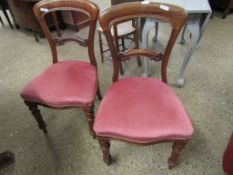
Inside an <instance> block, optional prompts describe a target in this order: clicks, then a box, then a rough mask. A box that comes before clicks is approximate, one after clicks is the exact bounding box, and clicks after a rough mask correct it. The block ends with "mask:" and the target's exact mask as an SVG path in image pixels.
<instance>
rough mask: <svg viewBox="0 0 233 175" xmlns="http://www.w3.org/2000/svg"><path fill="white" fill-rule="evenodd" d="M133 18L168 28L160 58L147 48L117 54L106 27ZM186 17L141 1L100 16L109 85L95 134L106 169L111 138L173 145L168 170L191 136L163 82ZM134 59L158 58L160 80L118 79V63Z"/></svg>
mask: <svg viewBox="0 0 233 175" xmlns="http://www.w3.org/2000/svg"><path fill="white" fill-rule="evenodd" d="M166 9H169V10H166ZM135 18H155V19H157V20H161V21H164V22H166V23H168V24H170V25H171V28H172V32H171V34H170V38H169V40H168V43H167V47H166V49H165V52H164V54H161V53H157V52H155V51H152V50H148V49H130V50H128V51H125V52H119V50H118V49H117V46H116V44H115V40H114V36H112V32H111V27H112V26H113V25H115V24H116V23H120V22H122V21H125V20H130V19H135ZM186 19H187V13H186V12H185V10H184V9H182V8H180V7H177V6H173V5H166V6H165V5H162V4H160V3H150V4H148V3H142V2H134V3H127V4H120V5H116V6H112V7H110V8H109V9H107V10H105V11H104V12H103V13H102V14H101V15H100V17H99V21H100V24H101V27H102V29H103V31H104V34H105V37H106V39H107V42H108V45H109V47H110V52H111V55H112V59H113V77H112V80H113V84H112V86H111V87H110V88H109V90H108V91H107V92H106V93H105V96H104V98H103V100H102V101H101V103H100V105H99V108H98V111H97V114H96V118H95V123H94V131H95V133H96V135H97V139H98V141H99V144H100V147H101V149H102V152H103V160H104V162H105V163H106V164H107V165H110V163H111V159H112V158H111V154H110V152H109V148H110V139H118V140H122V141H126V142H131V143H136V144H142V145H148V144H154V143H160V142H167V141H169V142H174V144H173V147H172V153H171V156H170V157H169V159H168V164H169V168H173V167H174V166H175V165H176V163H177V159H178V157H179V155H180V153H181V151H182V150H183V149H184V147H185V145H186V144H187V143H188V141H189V139H190V138H191V136H192V133H193V127H192V123H191V121H190V119H189V117H188V115H187V113H186V112H185V109H184V107H183V105H182V104H181V102H180V101H179V99H178V98H177V97H176V95H175V93H174V92H172V90H171V89H170V88H169V87H168V85H167V84H166V83H167V64H168V60H169V57H170V54H171V50H172V48H173V46H174V43H175V41H176V39H177V37H178V35H179V32H180V30H181V29H182V27H183V25H184V23H185V21H186ZM135 56H145V57H148V58H150V59H153V60H156V61H158V60H162V65H161V72H162V73H161V74H162V81H161V80H159V79H156V78H146V77H132V78H130V77H127V78H122V79H121V80H118V76H119V65H120V64H119V62H120V61H124V60H129V59H133V58H135Z"/></svg>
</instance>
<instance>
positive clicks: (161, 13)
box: [99, 2, 187, 83]
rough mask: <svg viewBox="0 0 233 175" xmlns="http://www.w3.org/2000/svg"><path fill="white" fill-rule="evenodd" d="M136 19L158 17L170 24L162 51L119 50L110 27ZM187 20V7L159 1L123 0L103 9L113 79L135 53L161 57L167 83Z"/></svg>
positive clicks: (102, 16)
mask: <svg viewBox="0 0 233 175" xmlns="http://www.w3.org/2000/svg"><path fill="white" fill-rule="evenodd" d="M135 18H155V19H158V20H161V21H164V22H166V23H169V24H170V25H171V28H172V30H171V34H170V37H169V40H168V43H167V46H166V48H165V51H164V53H163V54H162V53H157V52H155V51H152V50H149V49H131V50H127V51H125V52H119V51H118V50H117V48H116V45H115V44H114V36H112V35H111V31H110V30H111V27H112V26H113V25H117V24H119V23H122V22H124V21H128V20H129V19H135ZM186 19H187V13H186V11H185V10H184V9H182V8H180V7H178V6H174V5H168V4H160V3H144V2H132V3H124V4H119V5H115V6H112V7H110V8H108V9H106V10H105V11H103V12H102V13H101V15H100V17H99V21H100V24H101V27H102V29H103V31H104V34H105V37H106V39H107V42H108V45H109V47H110V52H111V55H112V58H113V65H114V66H113V76H112V80H113V82H115V81H117V80H118V76H119V63H120V61H125V60H129V59H131V58H135V56H145V57H148V58H150V59H153V60H162V64H161V74H162V81H163V82H165V83H167V64H168V60H169V56H170V54H171V50H172V48H173V45H174V43H175V41H176V39H177V36H178V35H179V32H180V30H181V29H182V27H183V25H184V23H185V21H186ZM114 33H115V32H114Z"/></svg>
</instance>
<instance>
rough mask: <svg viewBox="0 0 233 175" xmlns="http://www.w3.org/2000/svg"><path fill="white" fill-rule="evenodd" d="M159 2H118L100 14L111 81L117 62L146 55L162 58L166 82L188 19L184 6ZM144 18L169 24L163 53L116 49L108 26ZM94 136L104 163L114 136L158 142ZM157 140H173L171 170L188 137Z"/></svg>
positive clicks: (114, 77) (151, 57)
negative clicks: (109, 56)
mask: <svg viewBox="0 0 233 175" xmlns="http://www.w3.org/2000/svg"><path fill="white" fill-rule="evenodd" d="M160 5H161V4H159V3H150V4H141V3H140V2H134V3H127V4H120V5H116V6H112V7H110V8H108V9H106V10H105V11H103V12H102V14H101V15H100V17H99V21H100V24H101V27H102V29H103V32H104V34H105V37H106V40H107V42H108V45H109V48H110V52H111V56H112V58H113V76H112V81H113V83H114V82H116V81H118V76H119V69H120V68H119V65H120V62H121V61H125V60H129V59H131V58H135V56H145V57H148V58H149V59H153V60H156V61H159V60H162V65H161V74H162V81H163V82H165V83H167V64H168V60H169V57H170V54H171V51H172V48H173V45H174V43H175V41H176V39H177V37H178V35H179V32H180V31H181V29H182V27H183V25H184V23H185V21H186V19H187V13H186V11H185V10H184V9H182V8H180V7H177V6H173V5H166V6H167V7H168V9H169V10H168V11H166V10H164V9H162V8H160V7H161V6H160ZM147 17H150V18H156V19H158V20H161V21H164V22H167V23H169V24H170V25H171V27H172V31H171V34H170V37H169V40H168V43H167V46H166V49H165V51H164V53H163V54H162V53H157V52H155V51H153V50H149V49H131V50H128V51H125V52H121V51H119V49H118V48H117V45H116V43H115V38H114V36H112V33H111V27H112V26H114V25H115V24H117V23H120V22H122V21H127V20H131V19H136V18H147ZM97 138H98V140H99V144H100V147H101V150H102V152H103V160H104V162H105V163H106V164H107V165H109V164H110V163H111V154H110V152H109V149H110V142H109V140H110V139H117V140H122V141H126V142H130V143H135V144H140V145H148V144H155V143H158V141H155V142H150V143H147V144H142V143H138V142H136V141H135V142H134V141H128V140H127V139H122V138H116V137H113V136H107V135H97ZM159 142H174V145H173V147H172V153H171V155H170V157H169V159H168V165H169V168H170V169H171V168H173V167H174V166H175V165H176V163H177V159H178V157H179V155H180V153H181V151H182V150H183V148H184V147H185V145H186V144H187V143H188V140H173V139H166V140H162V141H159Z"/></svg>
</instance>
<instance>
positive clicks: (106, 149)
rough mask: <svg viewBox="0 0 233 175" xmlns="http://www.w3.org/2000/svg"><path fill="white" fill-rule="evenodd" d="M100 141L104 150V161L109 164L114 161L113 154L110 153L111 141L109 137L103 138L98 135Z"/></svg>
mask: <svg viewBox="0 0 233 175" xmlns="http://www.w3.org/2000/svg"><path fill="white" fill-rule="evenodd" d="M98 141H99V144H100V148H101V150H102V152H103V161H104V162H105V163H106V164H107V165H110V164H111V162H112V156H111V154H110V151H109V150H110V142H109V139H108V138H102V137H98Z"/></svg>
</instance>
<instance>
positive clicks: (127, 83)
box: [94, 78, 193, 143]
mask: <svg viewBox="0 0 233 175" xmlns="http://www.w3.org/2000/svg"><path fill="white" fill-rule="evenodd" d="M94 131H95V132H96V134H97V135H98V136H108V137H113V138H118V139H122V140H127V141H132V142H136V143H150V142H156V141H163V140H176V139H181V140H186V139H189V138H190V137H191V135H192V133H193V127H192V124H191V122H190V119H189V117H188V116H187V114H186V112H185V110H184V108H183V106H182V104H181V102H180V101H179V99H178V98H177V97H176V95H175V94H174V93H173V92H172V90H171V89H170V88H169V87H168V86H167V85H166V84H165V83H163V82H162V81H160V80H158V79H155V78H124V79H122V80H119V81H117V82H116V83H114V84H113V85H112V86H111V88H110V89H109V90H108V92H107V93H106V95H105V97H104V99H103V100H102V102H101V104H100V106H99V109H98V112H97V115H96V120H95V124H94Z"/></svg>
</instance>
